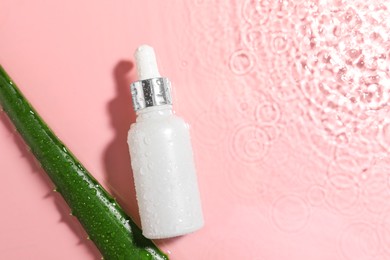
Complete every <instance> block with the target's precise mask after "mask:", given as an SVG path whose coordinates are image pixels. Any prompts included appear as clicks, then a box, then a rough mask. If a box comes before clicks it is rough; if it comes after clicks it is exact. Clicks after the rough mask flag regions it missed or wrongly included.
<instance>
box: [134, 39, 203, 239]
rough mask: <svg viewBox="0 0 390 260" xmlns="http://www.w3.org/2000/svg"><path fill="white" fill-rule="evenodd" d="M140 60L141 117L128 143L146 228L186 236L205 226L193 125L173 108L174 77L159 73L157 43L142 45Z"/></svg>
mask: <svg viewBox="0 0 390 260" xmlns="http://www.w3.org/2000/svg"><path fill="white" fill-rule="evenodd" d="M135 59H136V66H137V72H138V78H139V81H136V82H134V83H132V84H131V94H132V98H133V106H134V109H135V111H136V114H137V119H136V122H135V123H134V124H132V125H131V127H130V131H129V136H128V144H129V150H130V156H131V165H132V168H133V174H134V182H135V188H136V193H137V201H138V206H139V213H140V217H141V225H142V233H143V235H144V236H145V237H147V238H150V239H160V238H169V237H175V236H180V235H184V234H187V233H190V232H193V231H195V230H197V229H199V228H201V227H202V226H203V214H202V209H201V203H200V196H199V191H198V184H197V178H196V172H195V165H194V160H193V153H192V147H191V141H190V134H189V127H188V124H187V123H185V122H184V120H183V119H181V118H180V117H178V116H176V115H175V114H174V113H173V111H172V101H171V95H170V82H169V81H168V79H167V78H163V77H161V76H160V74H159V72H158V68H157V62H156V58H155V54H154V50H153V48H151V47H150V46H147V45H142V46H140V47H139V48H138V49H137V50H136V52H135Z"/></svg>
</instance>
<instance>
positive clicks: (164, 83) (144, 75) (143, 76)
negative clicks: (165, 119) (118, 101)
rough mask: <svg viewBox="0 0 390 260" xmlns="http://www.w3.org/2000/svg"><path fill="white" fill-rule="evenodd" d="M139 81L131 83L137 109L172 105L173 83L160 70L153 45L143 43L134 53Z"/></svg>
mask: <svg viewBox="0 0 390 260" xmlns="http://www.w3.org/2000/svg"><path fill="white" fill-rule="evenodd" d="M134 57H135V62H136V67H137V73H138V81H136V82H134V83H132V84H131V85H130V88H131V95H132V98H133V107H134V110H135V111H138V110H141V109H144V108H147V107H152V106H161V105H172V98H171V91H170V89H171V83H170V81H169V80H168V79H167V78H164V77H161V76H160V73H159V72H158V66H157V60H156V55H155V53H154V50H153V48H152V47H150V46H148V45H141V46H140V47H138V48H137V50H136V51H135V53H134Z"/></svg>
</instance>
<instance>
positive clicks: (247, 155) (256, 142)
mask: <svg viewBox="0 0 390 260" xmlns="http://www.w3.org/2000/svg"><path fill="white" fill-rule="evenodd" d="M268 142H269V139H268V136H267V134H266V133H265V132H264V131H263V130H262V129H261V127H260V126H258V125H256V124H249V125H243V126H240V127H238V128H237V129H236V131H235V133H234V135H233V140H232V149H231V151H232V154H233V156H234V158H237V159H239V160H241V161H243V162H247V163H255V162H259V161H261V160H262V159H263V158H264V157H265V155H266V154H267V152H268Z"/></svg>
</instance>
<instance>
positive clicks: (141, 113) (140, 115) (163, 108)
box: [136, 105, 173, 122]
mask: <svg viewBox="0 0 390 260" xmlns="http://www.w3.org/2000/svg"><path fill="white" fill-rule="evenodd" d="M136 114H137V122H139V121H143V120H145V119H150V118H159V117H164V116H169V115H172V114H173V110H172V105H160V106H152V107H146V108H144V109H141V110H138V111H137V112H136Z"/></svg>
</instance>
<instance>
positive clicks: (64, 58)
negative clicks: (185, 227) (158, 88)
mask: <svg viewBox="0 0 390 260" xmlns="http://www.w3.org/2000/svg"><path fill="white" fill-rule="evenodd" d="M389 8H390V2H389V1H363V0H356V1H343V0H334V1H331V0H328V1H326V0H312V1H306V0H301V1H299V0H296V1H292V0H290V1H284V0H280V1H277V0H274V1H265V0H263V1H251V0H246V1H202V0H198V1H170V2H168V1H137V2H135V1H122V0H118V1H61V2H60V1H44V0H39V1H25V0H16V1H15V0H12V1H11V0H0V39H1V40H0V63H1V64H2V65H3V66H4V67H5V68H6V69H7V70H8V72H9V73H10V75H11V76H12V77H13V78H14V80H15V81H16V82H17V83H18V85H19V87H20V88H21V90H22V91H23V92H24V93H25V95H26V96H27V97H28V98H29V100H30V101H31V102H32V104H33V105H34V106H35V108H36V109H37V110H38V111H39V112H40V114H41V116H42V117H43V118H44V119H45V120H46V121H47V123H48V124H49V125H50V126H51V128H52V129H53V130H54V131H55V132H56V133H57V135H58V136H59V137H60V138H61V139H62V140H63V141H64V142H65V143H66V144H67V145H68V147H69V148H70V149H71V150H72V151H73V152H74V153H75V154H76V155H77V156H78V157H79V159H80V160H81V161H82V162H83V163H84V165H85V166H86V167H87V168H88V169H89V170H90V171H91V172H92V173H93V175H94V176H95V177H96V178H97V179H98V180H99V181H100V182H101V183H103V184H104V186H105V187H106V188H107V189H108V190H109V191H110V192H111V193H112V194H114V195H115V196H116V197H117V199H118V201H119V202H120V204H121V205H122V206H123V207H124V208H125V209H126V211H127V212H128V213H129V214H131V215H132V216H133V217H134V219H135V220H136V221H139V217H138V214H137V207H136V204H135V195H134V188H133V183H132V175H131V174H132V173H131V170H130V161H129V159H128V148H127V144H126V135H127V131H128V129H129V125H130V123H131V122H132V121H134V114H133V113H132V112H131V109H132V108H131V100H130V96H129V91H128V84H129V83H130V82H131V81H133V80H135V70H134V66H133V58H132V53H133V51H134V49H135V48H136V47H137V46H138V45H139V44H143V43H148V44H150V45H153V46H154V47H155V48H156V52H157V53H158V56H159V60H160V62H159V63H160V67H161V72H162V74H163V75H166V76H168V77H170V79H171V80H172V81H173V84H174V85H173V87H174V101H175V110H176V112H177V113H178V114H180V115H182V116H183V117H184V118H185V119H186V120H187V121H188V122H189V123H190V124H191V126H192V136H193V145H194V150H195V155H196V162H197V169H198V178H199V184H200V189H201V196H202V201H203V207H204V215H205V221H206V225H205V227H204V228H203V229H202V230H201V231H199V232H196V233H194V234H191V235H188V236H185V237H181V238H177V239H171V240H163V241H158V244H159V245H160V246H161V247H162V249H163V250H165V251H166V252H168V253H169V254H170V257H171V259H256V260H282V259H288V260H295V259H296V260H298V259H300V260H302V259H316V260H339V259H340V260H341V259H353V260H363V259H364V260H366V259H367V260H384V259H390V246H389V245H390V158H389V151H390V150H389V147H390V119H389V118H390V117H389V115H390V111H389V99H390V76H389V67H390V63H389V61H390V57H389V55H390V52H389V47H390V37H389V35H390V18H389V17H390V9H389ZM0 118H1V123H0V144H1V145H0V166H1V168H0V169H1V173H2V188H1V189H0V197H1V198H3V199H2V211H1V214H0V230H1V232H0V241H1V243H0V258H1V259H9V260H13V259H15V260H16V259H75V260H77V259H80V260H81V259H83V260H86V259H100V255H99V252H98V251H97V249H96V248H95V247H94V245H93V244H92V243H91V242H89V241H87V240H86V239H85V237H86V234H85V233H84V231H82V228H81V226H80V225H79V224H78V223H77V221H75V219H74V218H73V217H71V216H69V209H68V208H67V206H66V205H65V203H64V202H63V201H62V199H61V198H60V197H58V195H56V194H53V192H52V191H51V190H52V188H53V185H52V184H51V183H50V181H49V180H48V179H47V178H46V177H45V176H44V173H43V172H42V170H40V169H39V167H37V166H36V163H35V162H34V160H33V158H32V156H31V155H30V154H29V153H28V152H26V148H25V146H24V144H23V142H22V141H21V139H20V138H19V137H18V136H17V135H16V134H15V133H14V131H13V129H12V127H11V126H10V123H9V122H8V120H7V119H6V117H5V116H4V114H1V115H0Z"/></svg>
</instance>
